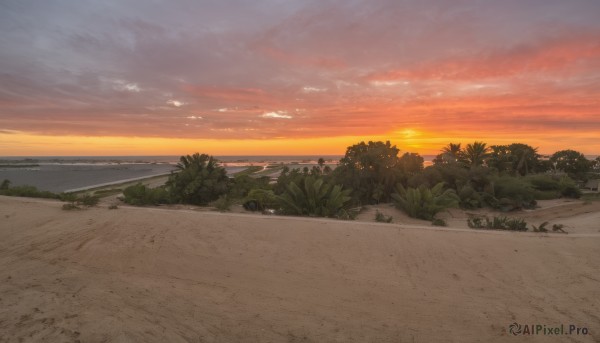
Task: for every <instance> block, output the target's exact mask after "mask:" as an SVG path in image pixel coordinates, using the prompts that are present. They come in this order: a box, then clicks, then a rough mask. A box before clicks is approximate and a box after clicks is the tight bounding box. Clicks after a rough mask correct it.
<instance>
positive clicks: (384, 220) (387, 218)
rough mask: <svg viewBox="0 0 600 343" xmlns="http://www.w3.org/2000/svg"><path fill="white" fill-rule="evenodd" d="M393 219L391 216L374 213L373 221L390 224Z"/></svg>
mask: <svg viewBox="0 0 600 343" xmlns="http://www.w3.org/2000/svg"><path fill="white" fill-rule="evenodd" d="M392 219H393V217H392V216H386V215H385V214H383V213H381V212H379V211H377V212H376V213H375V221H376V222H380V223H391V222H392Z"/></svg>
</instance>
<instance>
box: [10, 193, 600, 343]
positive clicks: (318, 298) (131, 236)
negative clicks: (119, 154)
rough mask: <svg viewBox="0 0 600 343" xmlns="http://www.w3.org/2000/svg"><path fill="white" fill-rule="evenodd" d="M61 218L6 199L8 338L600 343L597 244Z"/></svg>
mask: <svg viewBox="0 0 600 343" xmlns="http://www.w3.org/2000/svg"><path fill="white" fill-rule="evenodd" d="M60 206H61V204H60V203H56V202H52V201H43V200H34V199H19V198H7V197H0V219H1V221H0V335H1V338H0V341H2V342H4V341H6V342H13V341H15V342H18V341H45V342H62V341H66V342H69V341H77V340H80V341H81V342H131V341H133V342H494V341H500V342H521V341H527V342H569V341H574V342H576V341H581V342H599V341H600V263H599V261H600V235H599V234H597V233H593V232H586V233H585V234H581V235H577V234H569V235H559V234H554V235H539V234H533V233H505V232H495V231H494V232H481V231H472V230H452V229H446V230H435V229H431V228H419V227H412V228H411V227H400V226H398V225H390V224H376V223H364V222H363V223H361V222H343V221H332V220H321V219H305V218H284V217H261V216H252V215H242V214H228V215H223V214H219V213H207V212H195V211H175V210H162V209H145V208H125V207H122V208H120V209H118V210H108V209H107V208H93V209H89V210H82V211H70V212H67V211H63V210H61V209H60ZM583 215H584V216H586V215H588V216H589V215H590V214H589V213H588V214H583ZM563 219H565V218H563ZM515 321H516V322H519V323H523V324H525V323H528V324H537V323H539V324H546V325H560V324H566V325H569V324H576V325H579V326H587V327H588V328H589V330H590V332H591V335H588V336H562V337H553V336H546V337H544V336H533V337H512V336H509V334H508V333H507V329H508V325H509V324H511V323H512V322H515Z"/></svg>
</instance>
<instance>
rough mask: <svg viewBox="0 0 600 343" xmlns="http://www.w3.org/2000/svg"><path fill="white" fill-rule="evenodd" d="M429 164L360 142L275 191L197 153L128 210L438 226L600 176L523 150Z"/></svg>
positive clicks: (451, 152)
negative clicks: (164, 206)
mask: <svg viewBox="0 0 600 343" xmlns="http://www.w3.org/2000/svg"><path fill="white" fill-rule="evenodd" d="M432 162H433V163H432V165H430V166H427V167H425V165H424V159H423V157H422V156H420V155H419V154H416V153H408V152H407V153H403V154H401V153H400V149H398V148H397V147H396V146H395V145H392V144H391V143H390V142H389V141H387V142H381V141H377V142H372V141H370V142H367V143H366V142H360V143H358V144H355V145H352V146H350V147H348V148H347V150H346V153H345V155H344V157H342V158H341V159H340V161H339V163H338V165H337V167H336V168H334V169H332V168H330V167H329V166H326V165H325V164H324V161H323V159H319V163H318V165H316V166H313V167H312V168H311V169H309V168H304V169H293V168H289V167H287V166H286V167H284V168H283V170H282V172H281V174H280V175H279V177H278V178H277V180H276V182H274V183H272V182H270V179H269V178H268V177H266V176H263V177H253V176H251V175H249V174H248V173H239V174H238V175H236V176H234V177H233V178H230V177H228V176H227V173H226V171H225V169H224V168H223V167H222V166H220V165H219V163H218V161H217V160H216V159H215V158H214V157H212V156H209V155H206V154H199V153H196V154H193V155H186V156H182V157H181V158H180V161H179V163H178V164H177V166H176V169H177V170H176V171H175V172H173V173H172V174H171V175H170V177H169V180H168V181H167V183H166V184H165V185H164V186H162V187H158V188H148V187H145V186H143V185H141V184H138V185H136V186H132V187H129V188H127V189H125V190H124V201H125V202H127V203H130V204H135V205H144V204H160V203H188V204H195V205H209V204H212V205H214V206H216V207H218V208H220V209H227V208H228V207H229V206H230V205H231V203H234V202H239V203H242V204H243V205H244V207H245V208H246V209H248V210H251V211H258V210H265V209H271V210H273V211H275V212H277V213H281V214H288V215H306V216H323V217H334V218H341V219H351V218H353V217H354V216H355V215H356V213H357V209H358V208H360V207H361V206H363V205H368V204H377V203H382V202H392V203H394V204H395V205H396V206H397V207H398V208H400V209H402V210H404V211H405V212H406V213H408V214H409V215H410V216H413V217H417V218H422V219H427V220H435V215H436V213H438V212H439V211H441V210H443V209H445V208H448V207H461V208H467V209H471V208H480V207H491V208H494V209H498V210H501V211H511V210H517V209H522V208H532V207H534V206H535V205H536V201H537V200H543V199H554V198H559V197H573V198H577V197H579V196H580V195H581V192H580V190H579V187H578V186H577V182H582V181H585V180H586V179H587V178H589V177H593V176H594V173H597V172H598V171H599V169H600V158H596V159H595V160H593V161H590V160H588V159H586V158H585V156H584V155H583V154H582V153H580V152H577V151H573V150H562V151H558V152H556V153H554V154H552V155H551V156H549V157H548V158H544V157H543V156H541V155H540V154H539V153H538V150H537V149H536V148H533V147H531V146H529V145H527V144H522V143H513V144H510V145H492V146H489V147H488V146H487V144H486V143H483V142H474V143H470V144H467V145H466V146H464V147H463V146H462V144H460V143H451V144H448V145H447V146H445V147H443V148H442V149H441V151H440V153H439V154H438V155H437V156H436V157H435V159H434V160H433V161H432Z"/></svg>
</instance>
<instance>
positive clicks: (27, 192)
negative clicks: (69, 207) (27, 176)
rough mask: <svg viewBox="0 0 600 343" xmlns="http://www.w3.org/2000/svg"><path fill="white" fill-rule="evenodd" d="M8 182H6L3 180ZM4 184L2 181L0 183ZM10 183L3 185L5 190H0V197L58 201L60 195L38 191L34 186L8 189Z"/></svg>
mask: <svg viewBox="0 0 600 343" xmlns="http://www.w3.org/2000/svg"><path fill="white" fill-rule="evenodd" d="M5 181H8V180H5ZM2 183H3V184H4V181H3V182H2ZM9 185H10V182H8V183H6V184H4V186H5V188H2V189H0V195H6V196H13V197H28V198H45V199H60V195H59V194H56V193H53V192H49V191H40V190H39V189H37V188H36V187H34V186H27V185H25V186H16V187H9Z"/></svg>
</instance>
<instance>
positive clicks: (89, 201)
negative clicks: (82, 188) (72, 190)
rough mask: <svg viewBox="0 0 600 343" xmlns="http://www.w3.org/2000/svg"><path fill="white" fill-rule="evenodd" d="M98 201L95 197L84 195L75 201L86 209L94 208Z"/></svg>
mask: <svg viewBox="0 0 600 343" xmlns="http://www.w3.org/2000/svg"><path fill="white" fill-rule="evenodd" d="M99 200H100V199H99V198H98V197H97V196H93V195H89V194H85V195H84V196H82V197H80V198H78V199H77V203H80V204H82V205H84V206H87V207H92V206H96V205H97V204H98V201H99Z"/></svg>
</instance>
